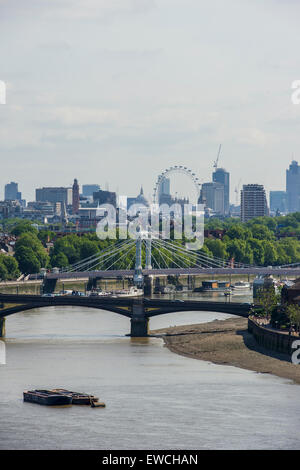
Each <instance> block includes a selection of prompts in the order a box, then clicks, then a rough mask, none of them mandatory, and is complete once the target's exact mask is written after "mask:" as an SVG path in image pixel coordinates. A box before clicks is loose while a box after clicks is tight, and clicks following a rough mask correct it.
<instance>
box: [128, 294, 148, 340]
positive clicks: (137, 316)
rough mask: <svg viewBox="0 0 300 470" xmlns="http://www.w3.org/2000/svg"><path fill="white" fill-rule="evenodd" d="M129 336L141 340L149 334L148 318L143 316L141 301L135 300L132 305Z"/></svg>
mask: <svg viewBox="0 0 300 470" xmlns="http://www.w3.org/2000/svg"><path fill="white" fill-rule="evenodd" d="M130 322H131V330H130V336H131V337H132V338H141V337H145V336H148V334H149V318H148V317H147V316H146V315H145V310H144V303H143V300H136V301H134V303H133V305H132V317H131V320H130Z"/></svg>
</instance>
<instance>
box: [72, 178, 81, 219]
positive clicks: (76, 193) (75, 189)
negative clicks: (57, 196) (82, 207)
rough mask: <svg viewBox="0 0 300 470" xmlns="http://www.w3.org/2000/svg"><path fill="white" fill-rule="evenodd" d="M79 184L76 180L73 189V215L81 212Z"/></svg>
mask: <svg viewBox="0 0 300 470" xmlns="http://www.w3.org/2000/svg"><path fill="white" fill-rule="evenodd" d="M79 200H80V198H79V184H78V180H77V179H76V178H75V179H74V184H73V187H72V213H73V214H78V211H79Z"/></svg>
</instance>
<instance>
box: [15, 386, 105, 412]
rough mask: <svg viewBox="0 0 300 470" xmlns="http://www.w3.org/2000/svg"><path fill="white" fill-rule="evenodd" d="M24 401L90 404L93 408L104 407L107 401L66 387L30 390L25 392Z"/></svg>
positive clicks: (42, 403)
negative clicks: (101, 400) (104, 401)
mask: <svg viewBox="0 0 300 470" xmlns="http://www.w3.org/2000/svg"><path fill="white" fill-rule="evenodd" d="M23 398H24V401H27V402H30V403H38V404H39V405H48V406H51V405H52V406H61V405H89V406H91V407H92V408H99V407H101V408H104V407H105V403H103V402H99V398H98V397H95V396H94V395H89V394H87V393H81V392H72V391H71V390H66V389H64V388H55V389H52V390H29V391H26V392H24V393H23Z"/></svg>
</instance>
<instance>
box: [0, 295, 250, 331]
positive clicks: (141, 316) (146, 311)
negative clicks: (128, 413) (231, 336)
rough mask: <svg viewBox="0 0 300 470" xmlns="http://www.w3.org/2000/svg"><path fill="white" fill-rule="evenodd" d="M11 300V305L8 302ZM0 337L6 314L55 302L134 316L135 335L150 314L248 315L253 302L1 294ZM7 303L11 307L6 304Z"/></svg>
mask: <svg viewBox="0 0 300 470" xmlns="http://www.w3.org/2000/svg"><path fill="white" fill-rule="evenodd" d="M7 304H8V305H7ZM0 305H2V309H0V337H1V336H4V335H5V328H4V324H5V317H7V316H9V315H12V314H14V313H17V312H21V311H25V310H30V309H33V308H41V307H53V306H67V305H68V306H81V307H87V308H98V309H101V310H107V311H110V312H115V313H118V314H119V315H123V316H126V317H128V318H130V322H131V332H130V335H131V336H133V337H142V336H147V335H148V327H149V318H151V317H154V316H157V315H163V314H166V313H173V312H186V311H205V312H211V311H212V312H222V313H229V314H232V315H238V316H241V317H248V315H249V313H250V309H251V304H249V303H237V302H232V303H230V302H205V301H198V300H169V299H163V300H162V299H147V298H144V297H141V298H132V297H127V298H122V297H119V298H118V297H99V296H97V297H79V296H72V295H68V296H66V295H65V296H54V297H44V296H41V295H15V294H0ZM5 305H7V307H5Z"/></svg>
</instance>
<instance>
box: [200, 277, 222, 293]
mask: <svg viewBox="0 0 300 470" xmlns="http://www.w3.org/2000/svg"><path fill="white" fill-rule="evenodd" d="M229 288H230V283H229V282H228V281H217V280H213V281H202V286H201V287H196V288H195V289H194V292H224V291H227V290H228V289H229Z"/></svg>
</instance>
